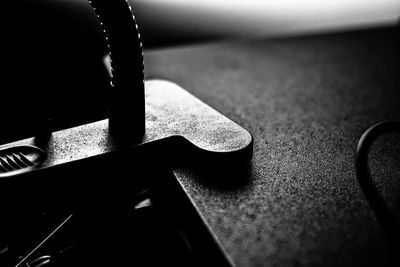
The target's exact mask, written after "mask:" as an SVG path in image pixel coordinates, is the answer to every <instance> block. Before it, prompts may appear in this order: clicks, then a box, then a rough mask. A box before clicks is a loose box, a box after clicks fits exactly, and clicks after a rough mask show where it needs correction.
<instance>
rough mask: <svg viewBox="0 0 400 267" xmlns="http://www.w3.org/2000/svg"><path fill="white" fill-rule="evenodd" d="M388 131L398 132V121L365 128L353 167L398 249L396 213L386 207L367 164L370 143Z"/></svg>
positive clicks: (370, 202) (368, 198) (384, 227)
mask: <svg viewBox="0 0 400 267" xmlns="http://www.w3.org/2000/svg"><path fill="white" fill-rule="evenodd" d="M389 132H400V121H387V122H380V123H377V124H375V125H373V126H371V127H370V128H369V129H368V130H366V131H365V132H364V133H363V135H362V136H361V138H360V140H359V141H358V145H357V151H356V156H355V168H356V176H357V180H358V183H359V184H360V187H361V189H362V190H363V192H364V195H365V197H366V199H367V201H368V203H369V205H370V206H371V208H372V210H373V211H374V213H375V215H376V217H377V218H378V220H379V222H380V223H381V225H382V228H383V231H384V232H385V234H386V236H387V238H388V240H389V242H390V243H391V245H392V246H393V247H394V248H395V249H396V250H397V249H400V242H399V241H400V224H399V219H398V217H397V215H396V214H395V213H394V212H393V211H392V210H391V209H390V208H389V207H388V205H387V204H386V202H385V201H384V199H383V197H382V196H381V195H380V194H379V192H378V190H377V188H376V187H375V185H374V183H373V180H372V177H371V174H370V168H369V165H368V154H369V151H370V148H371V145H372V143H373V142H374V141H375V140H376V139H377V138H378V137H380V136H382V135H384V134H386V133H389Z"/></svg>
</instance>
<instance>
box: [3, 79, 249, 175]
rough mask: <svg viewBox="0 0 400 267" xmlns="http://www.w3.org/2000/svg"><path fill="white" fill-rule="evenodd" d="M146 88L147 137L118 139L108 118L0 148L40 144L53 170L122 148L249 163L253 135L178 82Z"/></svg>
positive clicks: (174, 157)
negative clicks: (111, 132)
mask: <svg viewBox="0 0 400 267" xmlns="http://www.w3.org/2000/svg"><path fill="white" fill-rule="evenodd" d="M145 88H146V133H145V135H144V136H143V138H142V139H141V140H125V142H121V141H118V142H117V141H116V140H118V139H115V138H113V137H112V136H111V135H110V134H109V131H108V120H102V121H98V122H94V123H90V124H85V125H82V126H78V127H74V128H70V129H66V130H62V131H58V132H54V133H52V135H51V137H50V138H49V139H48V140H47V141H46V142H45V143H43V142H42V143H38V142H37V140H35V138H30V139H25V140H21V141H17V142H14V143H10V144H7V145H3V146H1V147H0V148H5V147H13V146H20V145H36V146H38V147H40V148H42V149H43V150H44V151H45V152H46V153H47V159H46V160H45V161H44V162H43V163H41V164H40V165H38V166H36V167H35V168H39V169H40V168H48V167H52V166H56V165H60V164H65V163H69V162H74V161H78V160H83V159H86V158H90V157H95V156H99V155H103V154H109V153H111V152H116V151H121V150H123V151H129V152H132V153H133V154H135V153H137V155H139V156H140V155H143V156H150V157H153V158H154V159H155V160H163V159H164V160H166V161H175V160H176V161H179V160H183V159H185V160H189V161H193V162H194V161H198V160H201V161H209V162H210V163H216V162H218V163H219V162H220V161H229V162H232V161H247V160H250V159H251V157H252V152H253V139H252V136H251V134H250V133H249V132H248V131H247V130H245V129H244V128H242V127H240V126H239V125H238V124H236V123H234V122H233V121H231V120H229V119H228V118H226V117H225V116H223V115H222V114H220V113H219V112H217V111H215V110H214V109H212V108H211V107H209V106H208V105H206V104H205V103H203V102H201V101H200V100H199V99H197V98H196V97H194V96H193V95H191V94H189V93H188V92H187V91H185V90H184V89H182V88H181V87H179V86H178V85H176V84H173V83H171V82H168V81H161V80H153V81H148V82H146V83H145ZM126 123H127V124H128V123H129V121H127V122H126Z"/></svg>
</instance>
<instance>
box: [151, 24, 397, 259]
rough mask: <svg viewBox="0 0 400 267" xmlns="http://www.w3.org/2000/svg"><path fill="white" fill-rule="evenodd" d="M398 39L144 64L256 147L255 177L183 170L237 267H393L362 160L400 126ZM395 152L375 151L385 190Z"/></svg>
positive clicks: (244, 172)
mask: <svg viewBox="0 0 400 267" xmlns="http://www.w3.org/2000/svg"><path fill="white" fill-rule="evenodd" d="M396 34H397V32H396V31H395V30H381V31H369V32H361V33H347V34H341V35H328V36H321V37H308V38H299V39H291V40H280V41H252V42H247V43H246V42H236V43H221V44H214V45H201V46H198V47H186V48H185V47H182V48H177V49H168V50H160V51H151V52H147V53H146V54H145V62H146V65H145V66H146V71H147V72H146V73H147V77H149V78H163V79H169V80H172V81H174V82H176V83H178V84H180V85H181V86H183V87H184V88H185V89H187V90H188V91H190V92H192V93H193V94H195V95H197V96H198V97H199V98H200V99H202V100H203V101H204V102H206V103H207V104H209V105H211V106H212V107H214V108H216V109H217V110H219V111H222V112H223V113H224V114H226V115H228V116H229V117H230V118H232V119H233V120H235V121H237V122H238V123H239V124H240V125H242V126H244V127H246V128H248V129H249V130H250V132H251V133H252V134H253V135H254V149H255V150H254V159H253V161H252V164H251V166H247V167H243V168H242V169H240V168H239V170H235V171H228V170H227V171H225V172H224V171H223V172H222V174H221V173H220V174H215V171H214V170H209V172H207V170H203V171H201V172H200V171H196V170H190V171H189V170H185V169H179V168H176V169H174V172H175V174H176V176H177V177H178V179H179V181H180V182H181V184H182V185H183V186H184V188H185V190H186V191H187V193H188V194H189V196H190V197H191V199H192V200H193V202H194V203H195V204H196V207H197V208H198V210H199V211H200V213H201V215H202V216H203V217H204V219H205V221H206V222H207V223H208V224H209V227H210V228H211V229H212V231H213V233H214V234H215V236H216V238H217V239H218V240H219V241H220V243H221V245H222V247H223V248H224V249H225V250H226V252H227V254H228V255H229V257H230V258H231V260H232V261H233V262H234V263H235V264H236V265H237V266H350V265H351V266H353V265H354V266H361V265H389V264H390V260H391V259H390V256H389V252H388V251H389V250H388V245H387V243H386V241H385V237H384V235H383V232H382V230H381V228H380V225H379V224H378V222H377V221H376V219H375V217H374V214H373V213H372V211H371V210H370V208H369V207H368V204H367V202H366V201H365V198H364V197H363V195H362V192H361V190H360V189H359V186H358V184H357V181H356V178H355V172H354V167H353V158H354V152H355V147H356V144H357V140H358V138H359V137H360V135H361V134H362V132H363V131H364V130H366V129H367V128H368V127H369V126H370V125H371V124H373V123H375V122H377V121H380V120H382V119H394V118H397V119H398V118H400V92H399V79H398V78H397V76H398V75H396V74H397V73H398V69H399V57H398V52H396V50H395V49H396V48H397V47H398V43H397V40H396V38H395V36H396ZM385 140H386V142H384V141H385ZM385 140H383V141H382V142H381V145H380V146H375V149H373V151H372V156H371V166H372V167H373V173H374V175H375V176H376V179H377V180H379V181H388V180H390V181H392V182H393V180H394V178H396V177H397V178H398V177H399V176H400V168H399V164H398V162H399V155H398V153H394V152H396V151H397V152H398V151H399V147H400V144H399V143H400V141H399V138H389V139H385ZM204 169H207V168H204ZM213 173H214V174H213ZM224 178H227V179H224ZM392 184H393V183H392ZM397 185H398V184H397ZM381 187H382V188H384V191H385V192H388V191H391V193H392V195H390V197H391V198H392V197H393V195H394V196H396V195H397V196H398V195H399V192H400V190H395V189H396V187H394V186H393V187H390V188H391V190H387V189H388V188H387V187H388V186H385V184H383V186H381ZM397 189H399V187H397ZM395 198H396V197H395ZM397 199H398V197H397Z"/></svg>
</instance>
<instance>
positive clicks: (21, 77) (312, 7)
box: [0, 0, 400, 144]
mask: <svg viewBox="0 0 400 267" xmlns="http://www.w3.org/2000/svg"><path fill="white" fill-rule="evenodd" d="M130 2H131V4H132V6H133V10H134V13H135V15H136V18H137V22H138V24H139V29H140V31H141V35H142V38H143V43H144V49H145V50H149V49H161V48H166V47H171V46H178V45H191V44H194V43H200V42H207V41H212V40H221V39H223V40H225V39H229V40H232V39H268V38H289V37H290V38H293V37H296V36H304V35H316V34H327V33H332V32H343V31H357V30H364V29H371V28H379V27H394V26H396V25H397V23H398V19H399V15H400V1H398V0H369V1H365V0H336V1H318V0H280V1H275V0H270V1H266V0H246V1H244V0H231V1H222V0H202V1H187V0H137V1H130ZM0 5H1V6H2V8H1V9H0V23H1V26H0V31H1V32H0V33H1V35H0V36H1V38H2V40H1V51H3V54H2V64H1V66H2V67H1V72H0V73H1V74H0V78H1V81H2V83H1V84H0V94H1V96H0V103H1V107H2V110H3V114H2V115H3V119H2V130H1V132H0V144H3V143H5V142H8V141H12V140H17V139H20V138H22V137H28V136H32V135H33V134H34V132H35V131H36V130H37V129H36V128H38V127H42V125H45V124H46V122H47V118H49V119H50V120H51V125H52V127H53V130H57V129H62V128H67V127H71V126H74V125H79V124H82V123H85V122H89V121H95V120H99V119H103V118H105V117H106V115H107V107H106V104H105V103H106V97H107V89H108V81H109V77H108V75H107V72H106V69H105V67H104V56H105V55H106V53H107V51H106V48H105V43H104V39H103V36H102V31H101V29H100V25H99V23H98V21H97V18H96V16H95V15H94V13H93V11H92V10H91V7H90V5H89V3H88V1H87V0H20V1H13V0H6V1H4V2H2V4H0Z"/></svg>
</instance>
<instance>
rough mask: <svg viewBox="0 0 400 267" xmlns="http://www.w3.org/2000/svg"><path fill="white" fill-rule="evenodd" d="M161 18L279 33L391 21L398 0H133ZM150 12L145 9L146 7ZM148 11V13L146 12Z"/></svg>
mask: <svg viewBox="0 0 400 267" xmlns="http://www.w3.org/2000/svg"><path fill="white" fill-rule="evenodd" d="M135 2H136V4H139V5H143V6H145V5H148V6H151V7H152V8H153V10H154V12H156V13H157V11H159V12H158V13H157V17H158V18H159V20H161V21H163V23H170V24H174V25H175V26H176V27H181V28H193V27H194V28H196V29H200V30H201V29H203V30H206V29H207V30H208V31H211V32H213V31H214V32H221V33H225V34H242V35H279V34H287V33H289V34H290V33H299V32H300V33H301V32H316V31H317V32H318V31H329V30H336V29H344V28H362V27H370V26H379V25H384V24H394V23H396V21H397V20H398V19H399V17H400V1H399V0H330V1H328V0H230V1H226V0H201V1H188V0H136V1H135ZM149 10H150V8H149ZM149 13H151V12H149ZM149 15H151V14H149Z"/></svg>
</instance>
